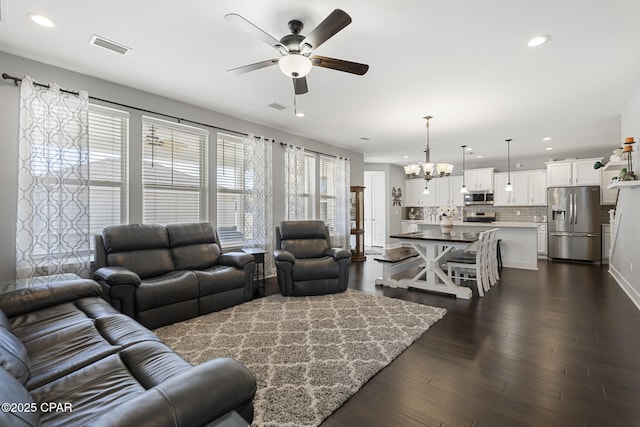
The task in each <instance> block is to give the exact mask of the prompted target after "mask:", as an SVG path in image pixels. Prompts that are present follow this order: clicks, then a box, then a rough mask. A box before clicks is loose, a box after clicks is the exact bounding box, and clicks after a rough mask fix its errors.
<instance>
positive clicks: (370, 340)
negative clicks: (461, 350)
mask: <svg viewBox="0 0 640 427" xmlns="http://www.w3.org/2000/svg"><path fill="white" fill-rule="evenodd" d="M445 313H446V309H444V308H438V307H431V306H427V305H421V304H416V303H411V302H406V301H401V300H398V299H393V298H387V297H381V296H375V295H370V294H367V293H364V292H360V291H354V290H347V291H346V292H343V293H339V294H333V295H323V296H313V297H283V296H281V295H273V296H269V297H266V298H260V299H256V300H253V301H250V302H248V303H245V304H242V305H239V306H236V307H232V308H229V309H227V310H223V311H220V312H217V313H211V314H208V315H205V316H200V317H198V318H195V319H191V320H187V321H185V322H180V323H176V324H173V325H170V326H165V327H162V328H159V329H156V330H155V331H154V332H155V333H156V334H157V335H158V336H159V337H160V338H161V339H162V340H163V341H164V342H165V343H167V345H169V346H170V347H171V348H172V349H174V350H175V351H176V352H177V353H179V354H180V355H181V356H182V357H184V358H185V359H186V360H188V361H189V362H191V363H192V364H199V363H202V362H205V361H207V360H210V359H213V358H216V357H232V358H234V359H236V360H239V361H240V362H242V363H243V364H244V365H245V366H247V367H248V368H249V369H250V370H251V371H252V372H253V374H254V375H255V376H256V380H257V385H258V387H257V391H256V397H255V400H254V408H255V416H254V422H253V425H254V426H295V427H299V426H316V425H318V424H320V423H321V422H322V421H323V420H324V419H325V418H326V417H328V416H329V415H331V413H332V412H333V411H335V410H336V409H338V408H339V407H340V406H341V405H342V404H343V403H344V402H345V401H346V400H347V399H348V398H349V397H350V396H351V395H353V394H354V393H355V392H356V391H358V390H359V389H360V387H362V385H363V384H365V383H366V382H367V381H368V380H369V379H370V378H371V377H373V376H374V375H375V374H376V373H377V372H378V371H380V370H381V369H382V368H384V367H385V366H386V365H388V364H389V363H390V362H391V361H392V360H393V359H395V358H396V357H397V356H398V355H399V354H400V353H402V352H403V351H404V350H405V349H406V348H407V347H409V346H410V345H411V344H412V343H413V342H414V341H415V340H416V339H418V338H419V337H420V336H421V335H422V334H423V333H424V332H425V331H426V330H427V329H429V327H430V326H431V325H433V324H434V323H435V322H437V321H438V320H440V319H441V318H442V317H443V316H444V315H445Z"/></svg>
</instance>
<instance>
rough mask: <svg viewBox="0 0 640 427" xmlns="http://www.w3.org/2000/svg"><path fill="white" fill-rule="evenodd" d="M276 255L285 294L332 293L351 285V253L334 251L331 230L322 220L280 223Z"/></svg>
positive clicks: (282, 289)
mask: <svg viewBox="0 0 640 427" xmlns="http://www.w3.org/2000/svg"><path fill="white" fill-rule="evenodd" d="M273 255H274V258H275V261H276V268H277V275H278V286H279V287H280V292H281V293H282V295H285V296H307V295H321V294H330V293H336V292H343V291H345V290H346V289H347V286H348V285H349V264H350V263H351V252H349V251H348V250H346V249H343V248H331V238H330V236H329V229H328V228H327V227H326V226H325V224H324V222H322V221H283V222H281V223H280V226H279V227H276V249H275V250H274V252H273Z"/></svg>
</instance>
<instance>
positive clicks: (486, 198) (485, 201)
mask: <svg viewBox="0 0 640 427" xmlns="http://www.w3.org/2000/svg"><path fill="white" fill-rule="evenodd" d="M464 204H465V205H466V206H469V205H493V193H485V192H482V193H467V194H465V195H464Z"/></svg>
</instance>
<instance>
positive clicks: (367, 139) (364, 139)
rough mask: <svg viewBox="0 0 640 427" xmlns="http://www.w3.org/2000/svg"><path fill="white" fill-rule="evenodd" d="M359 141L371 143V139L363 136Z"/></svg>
mask: <svg viewBox="0 0 640 427" xmlns="http://www.w3.org/2000/svg"><path fill="white" fill-rule="evenodd" d="M360 140H362V141H371V138H369V137H368V136H363V137H361V138H360Z"/></svg>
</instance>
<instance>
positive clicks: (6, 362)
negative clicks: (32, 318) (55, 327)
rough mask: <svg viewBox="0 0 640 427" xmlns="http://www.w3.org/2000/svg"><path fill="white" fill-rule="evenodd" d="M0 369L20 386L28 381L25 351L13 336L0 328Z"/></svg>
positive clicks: (27, 358) (27, 363) (27, 361)
mask: <svg viewBox="0 0 640 427" xmlns="http://www.w3.org/2000/svg"><path fill="white" fill-rule="evenodd" d="M0 367H2V368H4V369H5V370H6V371H7V372H9V373H10V374H11V375H13V377H14V378H15V379H17V380H18V381H20V382H21V383H22V384H25V383H26V382H27V379H29V373H30V372H29V355H28V354H27V350H26V349H25V348H24V345H23V344H22V342H20V340H19V339H18V338H17V337H16V336H15V335H13V334H12V333H11V332H10V331H8V330H6V329H4V328H0Z"/></svg>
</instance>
